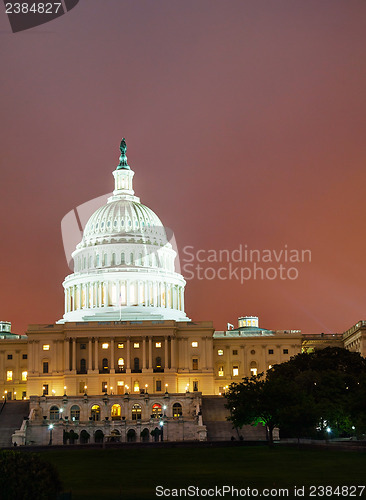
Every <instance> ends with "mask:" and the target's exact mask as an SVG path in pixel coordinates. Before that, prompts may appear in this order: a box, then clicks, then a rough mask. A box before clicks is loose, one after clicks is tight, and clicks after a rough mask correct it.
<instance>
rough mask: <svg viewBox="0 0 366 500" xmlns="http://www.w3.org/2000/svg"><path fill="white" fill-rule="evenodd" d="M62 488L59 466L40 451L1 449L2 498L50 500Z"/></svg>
mask: <svg viewBox="0 0 366 500" xmlns="http://www.w3.org/2000/svg"><path fill="white" fill-rule="evenodd" d="M60 491H62V485H61V481H60V479H59V475H58V472H57V470H56V468H55V467H54V466H53V465H51V464H49V463H47V462H44V461H43V460H42V459H41V458H40V456H39V455H38V454H35V453H28V452H26V451H23V452H19V451H18V452H15V451H11V450H10V451H9V450H2V451H0V498H1V499H2V500H50V499H54V498H57V495H58V493H59V492H60Z"/></svg>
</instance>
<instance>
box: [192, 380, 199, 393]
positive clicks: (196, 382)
mask: <svg viewBox="0 0 366 500" xmlns="http://www.w3.org/2000/svg"><path fill="white" fill-rule="evenodd" d="M193 390H194V391H198V381H197V380H194V381H193Z"/></svg>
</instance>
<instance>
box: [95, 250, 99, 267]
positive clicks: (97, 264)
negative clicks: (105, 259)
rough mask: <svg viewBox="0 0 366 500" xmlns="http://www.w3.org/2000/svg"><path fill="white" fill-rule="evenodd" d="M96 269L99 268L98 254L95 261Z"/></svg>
mask: <svg viewBox="0 0 366 500" xmlns="http://www.w3.org/2000/svg"><path fill="white" fill-rule="evenodd" d="M95 267H99V253H98V254H97V257H96V259H95Z"/></svg>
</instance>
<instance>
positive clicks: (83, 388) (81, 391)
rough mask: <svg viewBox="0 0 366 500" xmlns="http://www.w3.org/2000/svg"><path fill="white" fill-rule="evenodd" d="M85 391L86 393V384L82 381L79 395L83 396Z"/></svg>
mask: <svg viewBox="0 0 366 500" xmlns="http://www.w3.org/2000/svg"><path fill="white" fill-rule="evenodd" d="M84 391H85V382H83V381H81V382H79V393H80V394H83V392H84Z"/></svg>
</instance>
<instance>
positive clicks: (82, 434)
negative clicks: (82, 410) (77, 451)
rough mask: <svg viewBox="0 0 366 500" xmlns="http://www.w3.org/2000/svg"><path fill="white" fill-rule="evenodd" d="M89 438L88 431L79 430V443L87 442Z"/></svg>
mask: <svg viewBox="0 0 366 500" xmlns="http://www.w3.org/2000/svg"><path fill="white" fill-rule="evenodd" d="M89 438H90V434H89V432H88V431H86V430H85V429H83V430H82V431H81V432H80V443H81V444H85V443H89Z"/></svg>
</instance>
